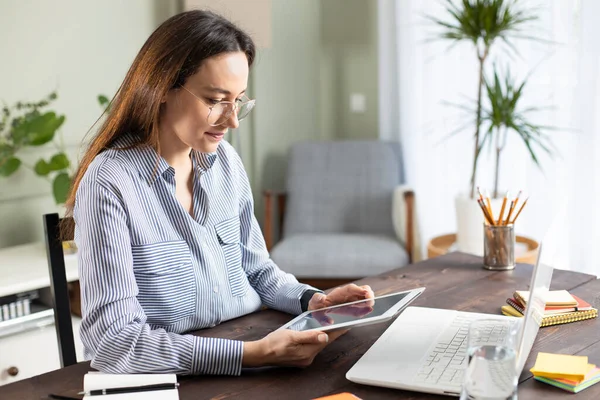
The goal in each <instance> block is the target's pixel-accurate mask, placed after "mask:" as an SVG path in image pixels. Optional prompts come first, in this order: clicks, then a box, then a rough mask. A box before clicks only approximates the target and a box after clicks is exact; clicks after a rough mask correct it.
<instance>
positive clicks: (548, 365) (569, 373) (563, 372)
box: [530, 353, 590, 382]
mask: <svg viewBox="0 0 600 400" xmlns="http://www.w3.org/2000/svg"><path fill="white" fill-rule="evenodd" d="M589 370H590V366H589V365H588V358H587V357H586V356H570V355H566V354H550V353H538V356H537V359H536V360H535V365H534V366H533V368H531V369H530V371H531V373H532V374H533V375H535V376H543V377H545V378H562V379H569V380H573V381H576V382H580V381H582V380H584V379H585V376H586V374H587V373H588V372H589Z"/></svg>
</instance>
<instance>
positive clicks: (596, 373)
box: [534, 368, 600, 393]
mask: <svg viewBox="0 0 600 400" xmlns="http://www.w3.org/2000/svg"><path fill="white" fill-rule="evenodd" d="M534 378H535V379H536V380H538V381H540V382H544V383H547V384H549V385H552V386H556V387H558V388H561V389H563V390H566V391H568V392H571V393H579V392H581V391H582V390H584V389H587V388H589V387H590V386H592V385H594V384H596V383H598V382H600V368H594V369H593V370H592V371H591V372H590V373H589V374H588V375H587V376H586V377H585V380H584V381H583V382H576V381H570V380H568V379H551V378H544V377H543V376H534Z"/></svg>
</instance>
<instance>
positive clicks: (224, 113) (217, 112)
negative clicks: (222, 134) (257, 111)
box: [208, 100, 254, 126]
mask: <svg viewBox="0 0 600 400" xmlns="http://www.w3.org/2000/svg"><path fill="white" fill-rule="evenodd" d="M233 108H234V105H233V103H228V102H223V103H218V104H215V105H214V106H213V109H212V111H211V112H210V115H209V116H208V123H209V124H210V125H213V126H218V125H223V124H224V123H225V122H227V120H228V119H229V118H231V114H232V113H233ZM253 108H254V100H250V101H248V102H246V103H243V104H241V105H239V106H238V110H237V119H238V121H241V120H242V119H244V118H245V117H246V116H247V115H248V114H249V113H250V111H251V110H252V109H253Z"/></svg>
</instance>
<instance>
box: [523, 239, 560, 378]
mask: <svg viewBox="0 0 600 400" xmlns="http://www.w3.org/2000/svg"><path fill="white" fill-rule="evenodd" d="M541 254H542V243H540V247H539V249H538V255H537V260H536V263H535V266H534V268H533V274H532V276H531V283H530V285H529V291H530V295H529V300H528V301H527V308H526V310H525V319H524V321H523V325H522V327H521V332H520V335H521V336H520V339H519V349H518V353H517V354H518V361H517V373H518V374H521V371H523V367H525V361H527V357H528V356H529V352H530V351H531V348H532V347H533V342H534V341H535V337H536V336H537V334H538V331H539V329H540V325H541V324H542V319H543V317H544V311H545V306H546V303H545V300H544V297H545V296H546V293H547V292H548V291H549V290H550V281H551V280H552V272H553V268H552V267H551V266H549V265H546V264H542V263H541V262H540V259H541Z"/></svg>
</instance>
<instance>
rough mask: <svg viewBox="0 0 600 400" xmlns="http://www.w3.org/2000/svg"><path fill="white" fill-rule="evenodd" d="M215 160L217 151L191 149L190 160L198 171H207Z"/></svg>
mask: <svg viewBox="0 0 600 400" xmlns="http://www.w3.org/2000/svg"><path fill="white" fill-rule="evenodd" d="M216 160H217V153H216V152H215V153H202V152H200V151H196V150H193V149H192V162H193V163H194V166H195V167H196V170H197V171H198V172H206V171H208V170H209V169H210V168H211V167H212V166H213V164H214V163H215V161H216Z"/></svg>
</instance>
